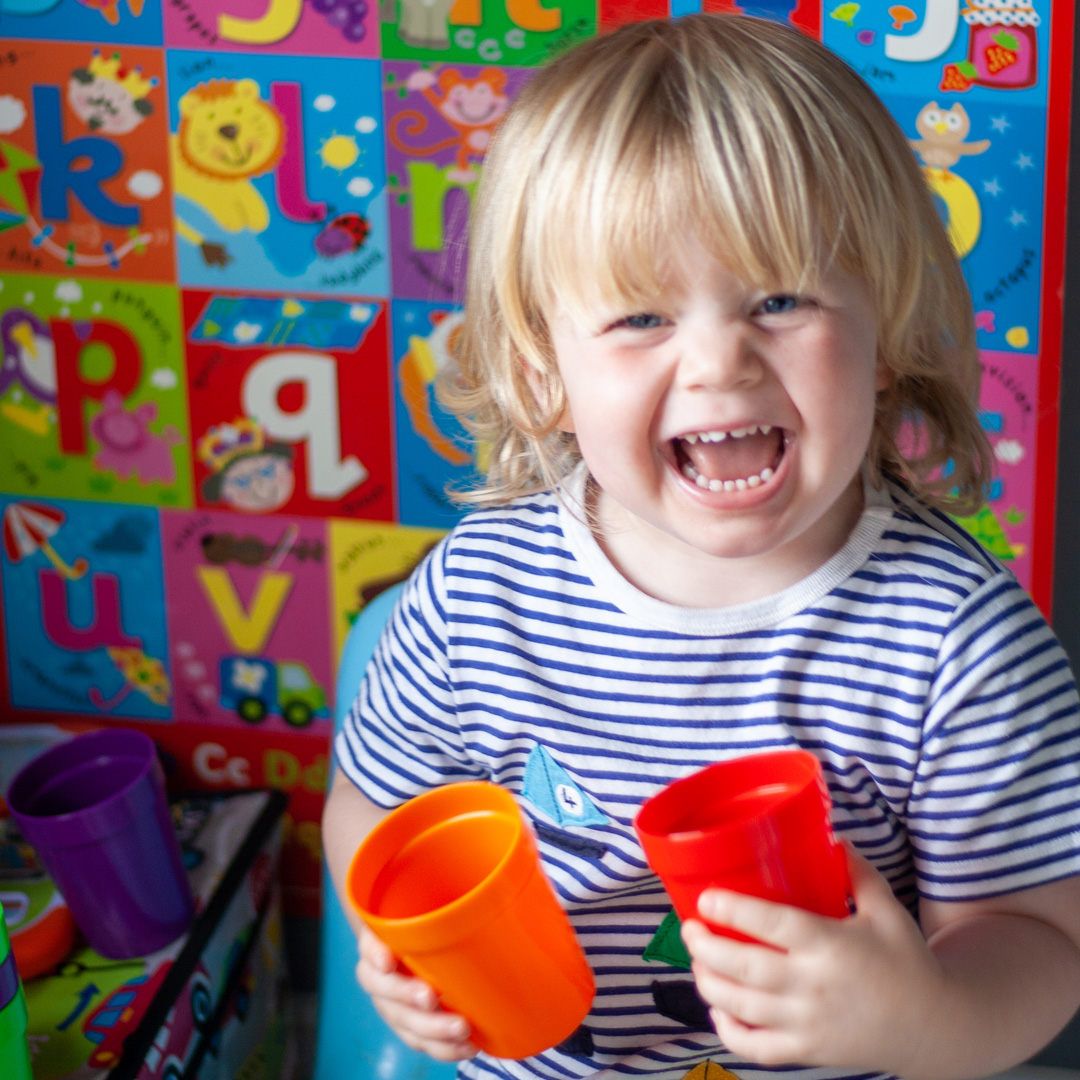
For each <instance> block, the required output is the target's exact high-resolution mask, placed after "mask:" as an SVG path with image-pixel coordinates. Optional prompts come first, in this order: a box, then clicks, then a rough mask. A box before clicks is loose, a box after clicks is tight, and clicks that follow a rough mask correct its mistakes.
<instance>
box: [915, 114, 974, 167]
mask: <svg viewBox="0 0 1080 1080" xmlns="http://www.w3.org/2000/svg"><path fill="white" fill-rule="evenodd" d="M915 127H916V129H917V130H918V132H919V134H920V135H921V136H922V138H921V139H909V140H908V142H910V143H911V146H912V148H913V149H914V150H915V152H916V153H917V154H918V155H919V156H920V157H921V158H922V159H923V164H924V165H928V166H930V168H933V169H948V168H951V167H952V166H953V165H955V164H956V163H957V162H958V161H959V160H960V159H961V158H962V157H964V156H966V155H967V156H970V155H971V154H983V153H985V152H986V151H987V150H989V149H990V140H989V139H979V141H978V142H964V140H965V139H966V138H967V136H968V132H970V131H971V120H970V119H969V117H968V114H967V110H966V109H965V108H964V106H963V105H961V104H959V103H957V104H956V105H953V106H952V107H951V108H949V109H943V108H941V106H940V105H938V103H937V102H936V101H931V102H929V103H928V104H926V105H924V106H923V107H922V109H921V110H920V111H919V115H918V117H917V118H916V120H915Z"/></svg>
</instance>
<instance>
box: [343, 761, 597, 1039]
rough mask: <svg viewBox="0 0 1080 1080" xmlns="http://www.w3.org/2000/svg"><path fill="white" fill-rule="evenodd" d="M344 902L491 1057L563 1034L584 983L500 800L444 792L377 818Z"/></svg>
mask: <svg viewBox="0 0 1080 1080" xmlns="http://www.w3.org/2000/svg"><path fill="white" fill-rule="evenodd" d="M347 890H348V895H349V899H350V901H351V902H352V904H353V907H354V908H355V909H356V911H357V913H358V914H359V915H360V917H361V918H362V919H363V920H364V922H365V923H366V924H367V925H368V926H369V927H370V928H371V930H372V931H374V933H375V934H376V935H377V936H378V937H379V938H380V939H382V941H384V942H385V943H386V945H387V946H389V948H390V950H391V951H392V952H393V953H394V955H395V956H396V957H397V958H398V960H399V961H400V962H401V963H402V964H404V965H405V967H407V968H408V970H409V971H410V972H412V973H413V974H415V975H416V976H418V977H419V978H421V979H423V980H424V981H425V982H426V983H428V984H429V985H430V986H432V987H433V988H434V989H435V990H436V992H437V993H438V994H439V998H440V1000H441V1001H442V1004H443V1006H444V1007H445V1008H446V1009H448V1010H449V1011H450V1012H455V1013H459V1014H460V1015H462V1016H464V1017H465V1018H466V1019H467V1020H468V1021H469V1023H470V1024H471V1025H472V1035H471V1039H472V1041H473V1042H474V1043H475V1044H476V1045H477V1046H478V1047H479V1048H480V1049H481V1050H484V1051H486V1052H487V1053H489V1054H492V1055H493V1056H495V1057H502V1058H523V1057H530V1056H531V1055H533V1054H538V1053H540V1052H541V1051H543V1050H547V1049H548V1048H550V1047H552V1046H555V1045H556V1044H557V1043H560V1042H562V1040H563V1039H565V1038H567V1036H569V1035H571V1034H572V1033H573V1032H574V1030H575V1029H576V1028H577V1027H578V1025H580V1023H581V1021H582V1020H583V1019H584V1018H585V1015H586V1014H587V1013H588V1011H589V1009H590V1007H591V1006H592V1000H593V995H594V994H595V992H596V985H595V983H594V981H593V975H592V971H591V970H590V969H589V965H588V963H587V962H586V960H585V954H584V953H583V952H582V950H581V946H580V945H579V944H578V940H577V938H576V937H575V935H574V930H573V927H571V925H570V921H569V919H567V917H566V913H565V912H564V911H563V910H562V908H561V907H560V906H559V902H558V900H557V899H556V898H555V893H554V891H553V889H552V888H551V885H550V884H549V883H548V880H547V878H545V877H544V874H543V871H542V870H541V868H540V858H539V854H538V852H537V850H536V840H535V839H534V837H533V834H532V831H531V829H530V828H529V827H528V825H527V824H526V822H525V819H524V818H523V817H522V815H521V811H520V810H519V809H518V806H517V803H515V802H514V799H513V797H512V796H511V795H510V794H509V792H507V791H504V790H503V789H502V788H500V787H497V786H496V785H495V784H488V783H483V782H476V783H461V784H449V785H447V786H446V787H441V788H436V789H435V790H433V791H429V792H426V793H424V794H423V795H419V796H417V797H416V798H415V799H412V800H411V801H409V802H407V803H405V804H404V805H402V806H399V807H398V808H397V809H396V810H394V811H392V812H391V813H390V814H388V815H387V816H386V817H385V818H384V819H383V820H382V821H381V822H379V824H378V825H377V826H376V827H375V828H374V829H373V830H372V831H371V832H370V833H369V834H368V836H367V838H366V839H365V840H364V842H363V844H361V846H360V849H359V850H358V851H357V853H356V855H355V856H354V857H353V861H352V864H351V866H350V867H349V874H348V878H347Z"/></svg>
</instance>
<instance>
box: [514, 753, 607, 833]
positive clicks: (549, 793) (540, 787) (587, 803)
mask: <svg viewBox="0 0 1080 1080" xmlns="http://www.w3.org/2000/svg"><path fill="white" fill-rule="evenodd" d="M522 794H523V795H524V796H525V798H526V799H528V800H529V802H531V803H532V804H533V806H535V807H536V808H537V809H538V810H542V811H543V812H544V813H545V814H547V816H548V817H550V818H551V819H552V820H553V821H555V822H557V823H558V824H559V825H604V824H606V823H607V820H608V819H607V816H606V815H605V814H602V813H601V812H600V811H599V810H598V809H597V807H596V803H594V802H593V801H592V799H590V798H589V796H588V795H586V794H585V792H584V791H582V790H581V788H579V787H578V786H577V784H575V783H574V781H573V780H571V779H570V775H569V773H567V771H566V770H565V769H564V768H563V767H562V766H561V765H560V764H559V763H558V762H557V761H556V760H555V759H554V758H553V757H552V756H551V754H549V753H548V752H547V750H545V749H544V748H543V747H542V746H540V745H537V746H536V747H535V748H534V749H533V752H532V753H531V754H530V755H529V760H528V762H527V763H526V765H525V783H524V786H523V787H522Z"/></svg>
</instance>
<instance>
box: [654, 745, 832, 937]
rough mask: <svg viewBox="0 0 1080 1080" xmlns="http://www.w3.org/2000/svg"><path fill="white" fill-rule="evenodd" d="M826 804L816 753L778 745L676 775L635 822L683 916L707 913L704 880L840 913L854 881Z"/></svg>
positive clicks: (707, 885)
mask: <svg viewBox="0 0 1080 1080" xmlns="http://www.w3.org/2000/svg"><path fill="white" fill-rule="evenodd" d="M830 807H831V803H830V800H829V791H828V788H827V787H826V786H825V778H824V776H823V775H822V772H821V764H820V763H819V762H818V760H817V758H815V757H814V755H813V754H810V753H808V752H807V751H805V750H781V751H775V752H772V753H764V754H751V755H749V756H747V757H741V758H734V759H733V760H731V761H720V762H717V763H716V764H715V765H709V766H707V767H706V768H704V769H701V770H699V771H698V772H696V773H692V774H691V775H690V776H686V777H684V778H683V779H681V780H676V781H675V782H674V783H672V784H669V785H668V786H667V787H666V788H664V790H663V791H661V792H660V793H659V794H657V795H654V796H653V797H652V798H651V799H649V800H647V801H646V802H645V803H644V805H643V806H642V807H641V809H640V810H639V811H638V814H637V817H636V818H635V819H634V828H635V829H636V830H637V834H638V838H639V839H640V841H641V846H642V847H643V848H644V849H645V857H646V858H647V859H648V861H649V865H650V866H651V867H652V868H653V870H654V871H655V872H656V873H657V875H658V876H659V877H660V879H661V881H663V883H664V886H665V887H666V888H667V891H668V895H669V896H670V897H671V900H672V902H673V903H674V905H675V910H676V911H677V912H678V915H679V918H680V919H683V920H686V919H691V918H693V919H701V918H702V917H701V915H700V914H699V913H698V909H697V903H698V897H699V896H700V895H701V893H702V892H703V891H704V890H705V889H708V888H722V889H731V890H732V891H734V892H740V893H745V894H748V895H750V896H759V897H761V898H763V899H765V900H775V901H777V902H779V903H782V904H791V905H794V906H795V907H800V908H804V909H805V910H807V911H813V912H816V913H817V914H819V915H828V916H831V917H833V918H837V919H840V918H844V917H845V916H846V915H848V914H849V912H850V910H851V908H850V904H849V898H850V896H851V881H850V878H849V876H848V866H847V853H846V852H845V851H844V848H843V846H842V845H841V844H839V843H838V842H837V840H836V838H835V836H834V835H833V831H832V824H831V823H830V820H829V811H830ZM703 921H707V920H703ZM708 925H709V926H710V928H711V929H712V930H714V931H716V932H717V933H721V934H725V935H726V936H728V937H735V938H739V939H740V940H743V941H747V940H751V939H749V938H747V937H746V936H745V935H744V934H740V933H738V932H737V931H735V930H731V929H730V928H727V927H723V926H717V925H714V924H711V923H709V924H708Z"/></svg>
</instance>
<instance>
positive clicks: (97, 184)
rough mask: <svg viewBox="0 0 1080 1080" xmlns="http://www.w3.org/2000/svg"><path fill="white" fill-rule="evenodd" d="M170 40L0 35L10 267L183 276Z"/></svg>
mask: <svg viewBox="0 0 1080 1080" xmlns="http://www.w3.org/2000/svg"><path fill="white" fill-rule="evenodd" d="M164 69H165V64H164V57H163V56H162V53H161V50H160V49H147V48H139V47H136V46H133V45H125V46H120V47H116V46H111V45H110V46H95V45H90V44H70V43H67V42H51V43H44V42H38V41H16V40H10V39H8V40H0V86H2V87H3V91H2V92H0V154H2V156H3V160H2V161H0V229H2V230H3V246H2V248H0V267H2V268H3V271H4V272H5V273H6V272H21V271H27V270H29V271H33V272H36V273H44V274H57V273H60V274H62V273H70V274H75V275H77V276H79V277H106V278H118V277H123V278H125V279H128V280H132V279H134V280H139V281H162V282H166V281H168V282H171V281H174V280H175V269H174V266H173V241H172V210H171V203H172V197H171V190H170V186H169V165H168V158H167V156H166V152H165V138H166V132H167V130H168V115H167V103H166V100H165V87H164Z"/></svg>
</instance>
